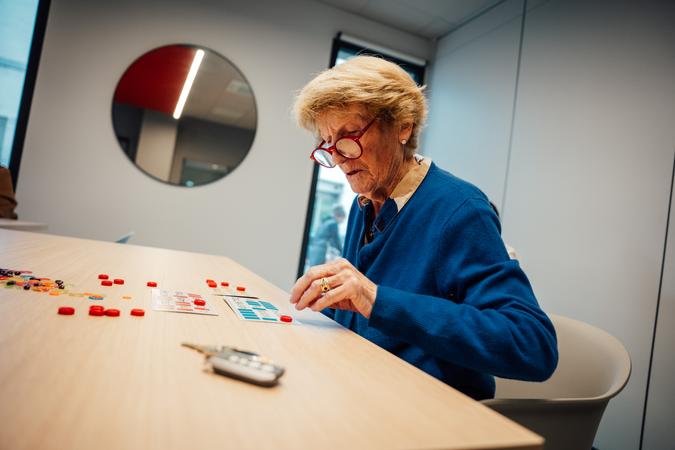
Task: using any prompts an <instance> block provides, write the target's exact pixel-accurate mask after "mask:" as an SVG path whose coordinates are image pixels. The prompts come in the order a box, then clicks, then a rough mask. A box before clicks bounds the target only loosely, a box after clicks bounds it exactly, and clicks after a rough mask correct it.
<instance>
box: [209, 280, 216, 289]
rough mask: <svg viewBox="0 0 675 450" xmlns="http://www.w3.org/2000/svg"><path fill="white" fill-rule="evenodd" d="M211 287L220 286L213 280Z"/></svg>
mask: <svg viewBox="0 0 675 450" xmlns="http://www.w3.org/2000/svg"><path fill="white" fill-rule="evenodd" d="M209 287H211V288H215V287H218V283H216V282H215V281H212V282H210V283H209Z"/></svg>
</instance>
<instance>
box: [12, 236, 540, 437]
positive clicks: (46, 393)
mask: <svg viewBox="0 0 675 450" xmlns="http://www.w3.org/2000/svg"><path fill="white" fill-rule="evenodd" d="M0 255H2V257H1V259H0V261H1V262H0V266H1V267H4V268H12V269H19V270H32V271H33V272H34V275H35V276H42V277H49V278H51V279H61V280H64V281H65V282H66V283H74V285H75V287H72V288H71V290H77V291H80V292H83V291H89V292H92V293H102V294H106V298H105V300H103V301H102V302H99V303H102V304H104V305H105V306H106V307H113V306H114V307H118V308H119V309H121V311H122V315H121V316H120V317H116V318H114V317H90V316H88V315H87V311H88V307H89V305H90V304H91V303H93V301H91V300H88V299H86V298H79V297H69V296H67V295H65V296H64V295H62V296H50V295H49V294H48V293H39V292H31V291H23V290H17V289H8V288H0V349H1V350H0V351H1V352H2V354H1V357H0V448H3V449H5V448H6V449H26V448H40V449H87V450H91V449H96V450H103V449H211V448H213V449H216V448H218V449H237V450H239V449H249V448H250V449H371V448H372V449H432V448H433V449H441V448H446V449H460V448H461V449H478V448H480V449H487V448H500V449H501V448H508V449H539V448H541V446H542V439H541V438H540V437H538V436H537V435H535V434H533V433H531V432H530V431H528V430H526V429H524V428H522V427H520V426H519V425H517V424H515V423H513V422H511V421H509V420H508V419H506V418H504V417H502V416H500V415H499V414H497V413H495V412H493V411H492V410H490V409H488V408H486V407H485V406H483V405H481V404H480V403H478V402H475V401H473V400H472V399H470V398H468V397H466V396H464V395H462V394H461V393H459V392H458V391H455V390H454V389H452V388H450V387H448V386H447V385H445V384H443V383H442V382H440V381H438V380H436V379H434V378H432V377H430V376H428V375H426V374H425V373H423V372H422V371H420V370H418V369H417V368H415V367H413V366H411V365H409V364H407V363H405V362H404V361H402V360H400V359H398V358H397V357H395V356H393V355H391V354H390V353H388V352H386V351H384V350H382V349H380V348H379V347H377V346H375V345H373V344H371V343H370V342H368V341H366V340H364V339H363V338H361V337H360V336H358V335H356V334H355V333H352V332H351V331H349V330H347V329H345V328H342V327H341V326H339V325H338V324H336V323H335V322H333V321H332V320H330V319H328V318H326V317H324V316H322V315H320V314H318V313H313V312H309V311H308V312H304V313H300V314H298V313H297V312H296V311H295V310H292V309H291V308H290V307H289V304H288V294H287V293H285V292H283V291H281V290H280V289H278V288H276V287H274V286H273V285H271V284H270V283H268V282H266V281H265V280H263V279H262V278H260V277H259V276H257V275H255V274H254V273H252V272H251V271H249V270H247V269H245V268H243V267H242V266H240V265H238V264H237V263H235V262H234V261H232V260H230V259H228V258H225V257H220V256H211V255H201V254H195V253H187V252H180V251H172V250H163V249H157V248H147V247H139V246H131V245H120V244H113V243H107V242H98V241H90V240H82V239H75V238H66V237H58V236H50V235H44V234H36V233H28V232H20V231H9V230H0ZM262 256H263V255H261V257H262ZM99 273H107V274H109V275H110V276H111V277H119V278H124V279H125V281H126V283H125V284H124V285H123V286H113V287H102V286H100V284H99V280H98V279H97V275H98V274H99ZM207 278H212V279H214V280H218V281H221V280H227V281H230V282H232V283H236V284H241V285H245V286H247V287H248V289H249V291H253V292H255V293H257V294H258V295H260V296H264V297H266V298H267V299H269V300H271V301H272V302H273V303H275V304H276V305H277V306H279V307H280V308H281V309H282V310H284V311H285V312H289V313H291V314H292V315H293V316H294V317H295V318H296V319H300V320H301V321H302V322H303V324H302V325H297V326H290V325H281V324H263V323H250V322H244V321H241V320H239V319H237V318H236V317H235V315H234V314H233V313H232V311H231V310H230V309H229V307H228V306H227V305H226V304H225V303H224V302H223V301H222V300H220V299H218V298H217V297H214V296H213V297H212V296H211V295H210V294H209V292H210V289H209V288H208V287H207V286H206V283H205V279H207ZM149 280H153V281H157V282H158V283H159V286H160V287H161V288H164V289H172V290H184V291H189V292H196V293H202V294H204V295H206V296H208V298H213V299H214V300H213V301H212V304H213V305H214V306H215V309H216V311H218V313H219V314H220V315H218V316H197V315H190V314H177V313H166V312H155V311H152V310H151V305H150V288H148V287H146V282H147V281H149ZM125 295H128V296H131V297H132V298H131V299H130V300H124V299H122V296H125ZM63 305H68V306H73V307H75V308H76V314H75V315H74V316H60V315H57V308H58V307H59V306H63ZM131 308H144V309H145V310H146V316H145V317H141V318H139V317H131V316H130V315H129V310H130V309H131ZM183 341H190V342H195V343H204V344H228V345H234V346H238V347H241V348H244V349H249V350H252V351H256V352H259V353H261V354H263V355H266V356H268V357H271V358H272V359H274V360H275V361H276V362H278V363H280V364H282V365H284V366H285V367H286V374H285V375H284V376H283V378H282V379H281V383H280V384H279V385H278V386H276V387H274V388H261V387H257V386H254V385H250V384H247V383H243V382H241V381H236V380H232V379H229V378H225V377H221V376H218V375H214V374H210V373H206V372H204V371H203V367H202V363H203V357H202V356H201V355H200V354H198V353H197V352H194V351H192V350H189V349H187V348H183V347H181V346H180V343H181V342H183Z"/></svg>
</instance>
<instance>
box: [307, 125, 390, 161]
mask: <svg viewBox="0 0 675 450" xmlns="http://www.w3.org/2000/svg"><path fill="white" fill-rule="evenodd" d="M375 119H377V117H375V118H373V120H371V121H370V122H369V123H368V125H366V126H365V127H364V128H363V129H362V130H361V131H360V132H359V133H358V134H357V135H356V136H342V137H341V138H340V139H338V140H337V141H335V144H333V145H331V146H330V147H328V148H323V145H324V144H325V143H326V141H321V144H319V146H318V147H317V148H315V149H314V151H312V154H311V155H310V156H309V158H310V159H312V160H314V162H316V163H317V164H321V165H322V166H324V167H329V168H330V167H335V166H336V165H337V164H336V163H335V161H334V160H333V153H334V152H337V153H339V154H340V155H342V156H343V157H345V158H347V159H358V158H360V157H361V155H362V154H363V147H362V146H361V141H360V139H361V138H362V137H363V135H364V134H365V133H366V131H368V128H370V126H371V125H372V124H373V122H375Z"/></svg>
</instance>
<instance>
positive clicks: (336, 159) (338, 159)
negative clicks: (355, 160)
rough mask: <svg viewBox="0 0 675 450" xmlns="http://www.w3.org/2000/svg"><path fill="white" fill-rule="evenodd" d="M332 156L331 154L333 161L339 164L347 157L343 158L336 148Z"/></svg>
mask: <svg viewBox="0 0 675 450" xmlns="http://www.w3.org/2000/svg"><path fill="white" fill-rule="evenodd" d="M332 156H333V162H334V163H335V164H336V165H340V164H342V163H343V162H345V161H347V158H345V157H344V156H342V155H341V154H340V152H338V151H337V149H336V150H335V151H334V152H333V155H332Z"/></svg>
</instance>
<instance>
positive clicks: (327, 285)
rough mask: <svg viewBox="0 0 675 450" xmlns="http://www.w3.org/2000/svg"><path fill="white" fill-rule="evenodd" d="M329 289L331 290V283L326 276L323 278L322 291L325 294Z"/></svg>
mask: <svg viewBox="0 0 675 450" xmlns="http://www.w3.org/2000/svg"><path fill="white" fill-rule="evenodd" d="M328 291H330V285H329V284H328V280H326V279H325V278H321V292H323V293H324V294H325V293H326V292H328Z"/></svg>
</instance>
